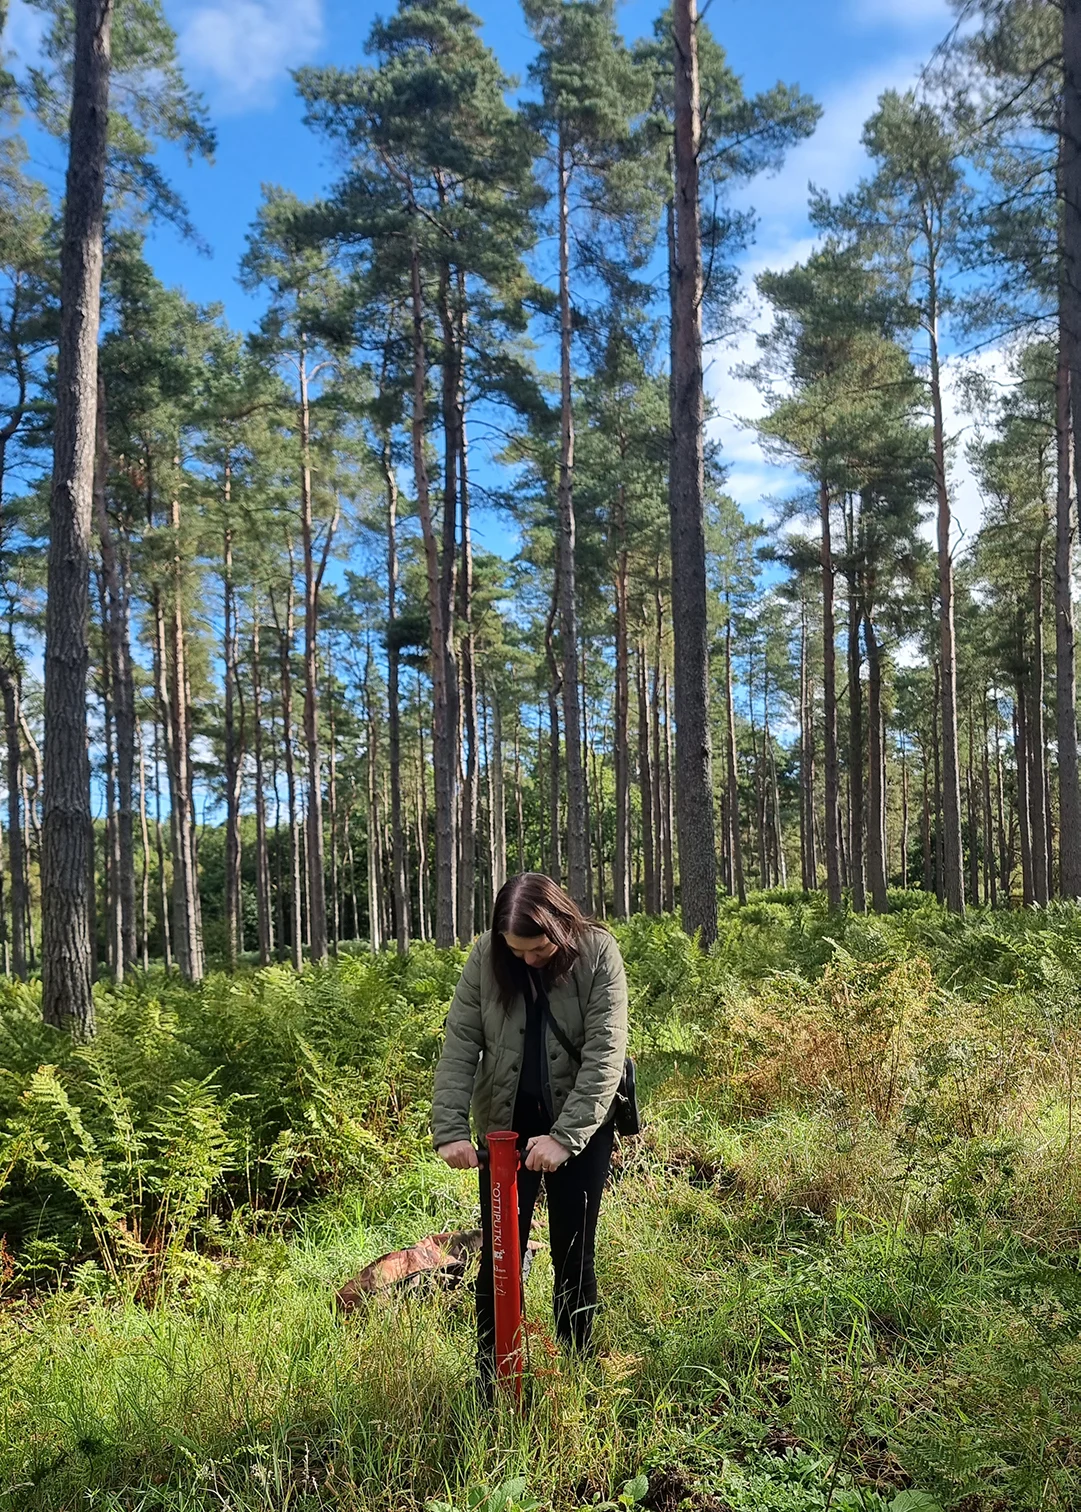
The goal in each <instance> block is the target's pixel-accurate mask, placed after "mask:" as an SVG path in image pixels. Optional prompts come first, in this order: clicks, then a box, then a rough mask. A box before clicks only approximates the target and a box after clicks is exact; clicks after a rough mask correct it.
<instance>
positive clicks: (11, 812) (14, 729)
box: [0, 661, 29, 982]
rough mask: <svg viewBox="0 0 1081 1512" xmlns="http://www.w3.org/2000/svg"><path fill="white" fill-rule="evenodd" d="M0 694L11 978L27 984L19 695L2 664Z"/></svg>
mask: <svg viewBox="0 0 1081 1512" xmlns="http://www.w3.org/2000/svg"><path fill="white" fill-rule="evenodd" d="M0 693H2V695H3V700H4V733H5V736H6V742H7V785H8V867H9V869H10V872H11V963H10V964H11V974H12V976H14V977H16V978H17V979H18V980H19V981H20V982H25V981H26V976H27V959H26V925H27V918H28V915H29V896H28V892H27V878H26V849H25V845H24V843H23V826H22V813H21V811H20V803H19V797H20V794H21V791H22V749H21V746H20V744H19V692H18V686H17V684H16V681H15V678H14V677H13V676H12V673H11V671H10V669H9V668H8V667H7V665H6V664H5V663H4V662H3V661H0Z"/></svg>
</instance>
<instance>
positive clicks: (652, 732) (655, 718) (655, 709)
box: [649, 567, 664, 914]
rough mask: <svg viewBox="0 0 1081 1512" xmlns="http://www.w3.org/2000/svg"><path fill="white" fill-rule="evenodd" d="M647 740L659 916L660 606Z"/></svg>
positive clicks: (661, 834) (661, 835) (654, 907)
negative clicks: (648, 745)
mask: <svg viewBox="0 0 1081 1512" xmlns="http://www.w3.org/2000/svg"><path fill="white" fill-rule="evenodd" d="M653 581H654V588H655V593H656V598H657V599H658V600H659V598H660V592H659V587H658V585H657V572H656V567H654V578H653ZM649 739H650V745H651V748H652V752H653V790H652V794H651V796H652V800H653V824H652V830H653V887H654V895H653V898H652V899H651V900H650V907H649V911H650V913H657V914H659V913H660V912H661V911H662V909H663V907H664V901H663V881H664V861H663V855H664V804H663V801H662V798H661V787H662V782H663V774H662V763H661V632H660V605H659V603H658V604H657V606H656V621H655V623H654V639H653V667H652V673H651V677H650V692H649Z"/></svg>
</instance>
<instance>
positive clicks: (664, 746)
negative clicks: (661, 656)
mask: <svg viewBox="0 0 1081 1512" xmlns="http://www.w3.org/2000/svg"><path fill="white" fill-rule="evenodd" d="M661 705H662V707H663V709H664V721H663V730H664V739H663V741H662V742H661V754H662V762H661V860H662V863H663V866H664V884H663V887H662V890H661V891H662V901H663V903H664V911H665V913H674V912H675V908H676V858H675V828H676V809H675V792H674V791H673V787H672V772H673V769H674V767H675V761H674V759H673V749H672V744H673V742H672V700H671V694H670V691H669V686H668V668H667V667H662V668H661ZM714 866H716V861H714ZM714 881H716V874H715V875H714Z"/></svg>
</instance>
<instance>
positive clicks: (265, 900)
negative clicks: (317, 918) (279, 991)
mask: <svg viewBox="0 0 1081 1512" xmlns="http://www.w3.org/2000/svg"><path fill="white" fill-rule="evenodd" d="M262 676H263V669H262V663H261V658H260V652H259V605H258V603H256V604H254V605H253V606H252V629H251V690H252V706H253V708H252V734H253V746H254V755H255V906H256V911H257V918H258V927H259V964H260V966H269V965H270V962H271V959H272V957H273V954H274V918H273V913H272V911H271V897H270V854H269V852H268V849H267V819H266V791H265V788H264V786H263V784H264V768H263V683H262Z"/></svg>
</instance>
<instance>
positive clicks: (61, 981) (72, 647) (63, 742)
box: [41, 0, 113, 1038]
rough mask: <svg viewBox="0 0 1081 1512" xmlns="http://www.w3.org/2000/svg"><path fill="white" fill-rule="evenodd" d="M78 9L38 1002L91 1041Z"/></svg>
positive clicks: (97, 201)
mask: <svg viewBox="0 0 1081 1512" xmlns="http://www.w3.org/2000/svg"><path fill="white" fill-rule="evenodd" d="M74 10H75V24H74V30H75V39H74V40H75V57H74V69H73V74H72V101H71V123H70V129H69V136H68V140H69V143H70V146H69V155H68V170H67V184H66V190H65V196H64V230H63V242H62V247H61V254H60V347H59V355H58V359H57V374H56V417H55V421H54V428H53V479H52V495H51V502H50V509H49V556H48V571H49V593H48V600H47V604H46V610H45V731H46V735H45V794H44V815H43V820H42V855H41V909H42V998H41V1007H42V1016H43V1018H44V1020H45V1022H46V1023H47V1024H52V1025H54V1026H55V1027H56V1028H63V1027H65V1026H67V1025H70V1026H71V1028H72V1031H73V1032H74V1033H75V1034H76V1035H77V1036H79V1037H83V1038H85V1037H88V1036H90V1035H92V1034H93V1032H94V1000H93V994H92V990H91V977H92V962H91V945H90V928H89V908H88V903H89V897H90V892H91V877H90V848H91V820H90V770H89V762H88V760H87V747H86V677H87V669H88V666H89V659H90V651H89V616H90V520H91V510H92V491H93V485H94V440H95V415H96V410H97V373H98V323H99V320H100V314H101V264H102V234H103V226H104V201H105V160H106V138H107V132H108V116H109V62H110V44H111V31H112V15H113V6H112V0H75V7H74Z"/></svg>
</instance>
